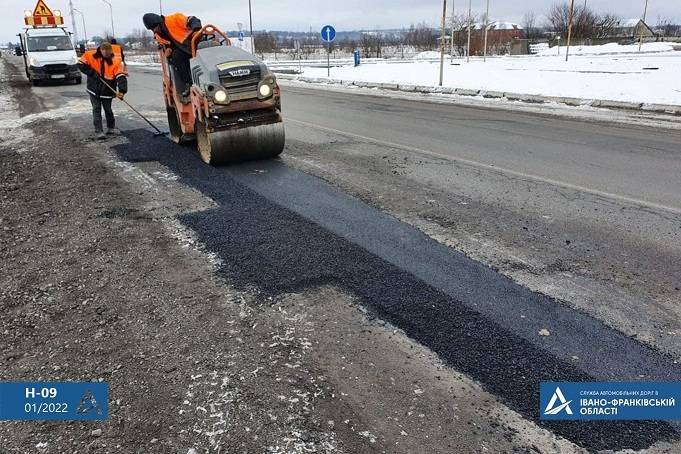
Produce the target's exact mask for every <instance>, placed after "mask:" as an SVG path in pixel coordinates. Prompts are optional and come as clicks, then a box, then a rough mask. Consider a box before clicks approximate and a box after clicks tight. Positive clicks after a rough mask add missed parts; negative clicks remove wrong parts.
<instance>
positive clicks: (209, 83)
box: [161, 25, 285, 165]
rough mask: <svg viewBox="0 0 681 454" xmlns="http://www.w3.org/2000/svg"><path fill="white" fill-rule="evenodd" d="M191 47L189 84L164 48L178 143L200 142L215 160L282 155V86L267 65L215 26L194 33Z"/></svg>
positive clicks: (165, 80)
mask: <svg viewBox="0 0 681 454" xmlns="http://www.w3.org/2000/svg"><path fill="white" fill-rule="evenodd" d="M191 52H192V58H191V60H190V68H191V74H192V84H191V86H190V87H186V86H184V85H185V84H184V82H183V81H182V78H181V77H179V75H178V74H177V72H176V69H175V68H174V67H173V66H172V64H171V63H170V62H169V61H168V59H167V58H166V56H165V53H164V52H163V51H161V66H162V68H163V93H164V98H165V104H166V110H167V112H168V126H169V130H170V138H171V139H172V140H173V142H175V143H193V142H195V143H196V145H197V147H198V150H199V154H200V155H201V159H202V160H203V161H204V162H206V163H207V164H211V165H221V164H230V163H236V162H240V161H248V160H256V159H267V158H273V157H276V156H278V155H279V154H281V152H282V151H283V150H284V142H285V132H284V122H283V119H282V116H281V91H280V88H279V85H278V84H277V80H276V78H275V76H274V74H272V72H270V71H269V70H268V69H267V66H266V65H265V64H264V63H263V62H262V61H261V60H259V59H258V58H257V57H256V56H255V55H253V54H251V53H249V52H246V51H244V50H242V49H239V48H238V47H234V46H232V45H231V42H230V40H229V38H228V37H227V35H225V33H223V32H222V31H221V30H219V29H218V28H217V27H215V26H214V25H206V26H204V27H203V28H201V30H200V31H198V32H196V33H195V34H194V36H193V38H192V42H191Z"/></svg>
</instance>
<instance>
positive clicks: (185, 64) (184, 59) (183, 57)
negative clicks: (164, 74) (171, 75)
mask: <svg viewBox="0 0 681 454" xmlns="http://www.w3.org/2000/svg"><path fill="white" fill-rule="evenodd" d="M190 58H191V55H189V54H187V53H185V52H183V51H181V50H179V49H174V50H173V54H172V56H171V57H170V60H171V61H170V63H171V64H172V65H173V66H174V67H175V69H176V70H177V73H178V76H180V78H181V79H182V82H184V87H183V88H184V89H186V88H187V87H189V86H190V85H191V84H192V72H191V69H190V68H189V59H190Z"/></svg>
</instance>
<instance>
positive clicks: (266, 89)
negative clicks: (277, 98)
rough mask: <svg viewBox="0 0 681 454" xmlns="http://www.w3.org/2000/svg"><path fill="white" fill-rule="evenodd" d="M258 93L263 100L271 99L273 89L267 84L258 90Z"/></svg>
mask: <svg viewBox="0 0 681 454" xmlns="http://www.w3.org/2000/svg"><path fill="white" fill-rule="evenodd" d="M258 92H259V93H260V96H262V97H263V98H269V97H270V96H271V95H272V87H270V86H269V85H267V84H262V85H261V86H260V88H259V89H258Z"/></svg>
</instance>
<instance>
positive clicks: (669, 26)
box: [656, 16, 677, 36]
mask: <svg viewBox="0 0 681 454" xmlns="http://www.w3.org/2000/svg"><path fill="white" fill-rule="evenodd" d="M656 28H657V29H658V30H660V31H661V32H662V36H674V32H675V31H676V28H677V27H676V26H675V25H674V22H673V21H672V20H671V19H670V18H668V17H662V16H657V27H656Z"/></svg>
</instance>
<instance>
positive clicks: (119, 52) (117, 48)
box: [111, 44, 123, 61]
mask: <svg viewBox="0 0 681 454" xmlns="http://www.w3.org/2000/svg"><path fill="white" fill-rule="evenodd" d="M111 49H112V50H113V54H114V57H115V58H118V59H119V60H120V61H123V48H122V47H121V45H120V44H112V45H111Z"/></svg>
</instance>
